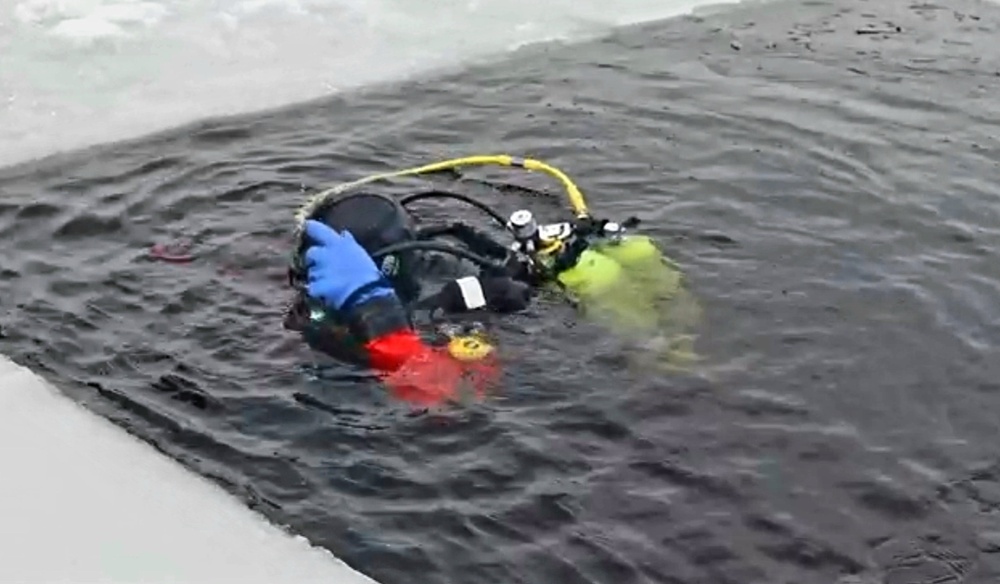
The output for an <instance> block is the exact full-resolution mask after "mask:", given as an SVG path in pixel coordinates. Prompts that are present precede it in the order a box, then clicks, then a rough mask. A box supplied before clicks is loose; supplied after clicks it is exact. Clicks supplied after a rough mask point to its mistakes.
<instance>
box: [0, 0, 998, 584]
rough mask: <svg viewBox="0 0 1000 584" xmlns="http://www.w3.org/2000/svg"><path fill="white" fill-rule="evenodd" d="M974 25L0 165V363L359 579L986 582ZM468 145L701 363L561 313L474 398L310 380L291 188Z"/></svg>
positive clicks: (552, 53) (987, 353)
mask: <svg viewBox="0 0 1000 584" xmlns="http://www.w3.org/2000/svg"><path fill="white" fill-rule="evenodd" d="M998 23H1000V9H998V8H997V7H996V6H994V5H990V4H980V3H974V2H965V1H959V2H949V3H947V5H945V4H944V3H941V4H932V3H927V2H924V3H912V2H904V1H899V0H877V1H875V0H872V1H869V2H862V1H852V0H848V1H843V2H840V1H838V2H833V3H826V2H809V3H793V4H772V5H765V6H757V7H748V8H744V9H740V10H738V11H731V12H729V13H726V14H722V15H717V16H712V17H707V18H704V19H697V18H685V19H679V20H673V21H669V22H664V23H657V24H652V25H648V26H644V27H641V28H636V29H631V30H627V31H622V32H620V33H617V34H615V35H614V36H612V37H610V38H607V39H605V40H602V41H599V42H594V43H591V44H586V45H581V46H573V47H563V48H558V47H556V48H549V49H543V50H537V49H536V50H534V51H531V52H526V53H523V54H520V55H517V56H515V57H514V58H513V59H511V60H509V61H508V62H505V63H503V64H500V65H496V66H490V67H486V68H479V69H477V70H474V71H468V72H465V73H463V74H460V75H455V76H451V77H448V78H444V79H434V80H428V81H424V82H420V83H412V84H408V85H406V86H403V87H390V88H377V89H371V90H369V91H366V92H363V93H359V94H353V95H350V96H346V97H341V98H337V99H334V100H330V101H325V102H322V103H318V104H310V105H308V106H304V107H302V108H299V109H296V110H294V111H286V112H281V113H274V114H269V115H263V116H257V117H253V118H246V119H240V120H232V121H226V122H219V123H210V124H201V125H198V126H196V127H191V128H185V129H183V130H181V131H179V132H175V133H172V134H170V135H163V136H157V137H152V138H148V139H145V140H141V141H138V142H133V143H129V144H124V145H119V146H112V147H107V148H101V149H94V150H91V151H88V152H83V153H78V154H74V155H69V156H66V157H61V158H59V159H54V160H49V161H46V162H41V163H36V164H33V165H27V166H21V167H17V168H10V169H7V170H4V171H0V191H2V198H0V237H2V241H3V252H2V253H0V257H2V258H3V261H2V266H0V268H2V281H0V325H2V327H3V332H4V338H3V339H2V340H0V351H3V352H4V353H7V354H9V355H12V356H13V357H14V358H15V359H16V360H17V361H19V362H21V363H24V364H27V365H29V366H31V367H33V368H34V369H36V370H38V371H40V372H42V373H43V374H45V375H46V376H48V377H49V378H51V379H53V380H55V381H56V382H57V383H58V384H59V385H60V387H62V388H63V389H64V390H65V391H66V392H67V393H69V394H70V395H72V396H73V397H74V398H75V399H77V400H79V401H81V402H83V403H86V404H87V406H88V407H90V408H91V409H93V410H95V411H98V412H100V413H101V414H102V415H105V416H108V417H110V418H112V419H114V420H115V421H117V422H119V423H120V424H122V425H124V426H126V427H128V428H129V429H130V430H131V431H133V432H135V433H136V434H138V435H140V436H142V437H143V438H145V439H147V440H149V441H151V442H153V443H155V444H156V445H157V446H158V447H159V448H160V449H162V450H163V451H165V452H167V453H169V454H170V455H172V456H174V457H176V458H178V459H181V460H182V461H184V462H185V463H186V464H188V465H189V466H191V467H192V468H194V469H196V470H197V471H198V472H201V473H203V474H206V475H209V476H212V477H214V478H215V479H217V480H218V481H220V482H222V483H223V484H225V485H226V486H227V487H228V488H229V489H231V490H232V491H234V492H236V493H238V494H239V495H240V496H242V497H244V498H245V499H246V500H247V501H248V503H249V504H251V505H253V506H254V507H256V508H259V509H260V510H261V511H262V512H263V513H265V514H266V515H268V516H269V517H271V518H272V519H274V520H275V521H277V522H281V523H284V524H287V525H289V526H291V528H292V529H293V530H295V531H297V532H299V533H302V534H304V535H306V536H307V537H309V538H310V539H311V540H312V541H314V542H316V543H317V544H322V545H324V546H326V547H329V548H330V549H331V550H333V551H334V552H335V553H336V554H338V555H339V556H341V557H342V558H344V559H345V560H346V561H348V562H349V563H350V564H352V565H354V566H355V567H357V568H359V569H361V570H363V571H365V572H366V573H368V574H370V575H372V576H374V577H376V578H378V579H379V580H381V581H382V582H383V583H385V584H409V583H412V582H420V583H421V584H438V583H470V584H472V583H475V584H484V583H488V582H498V583H500V582H502V583H514V582H526V583H559V584H570V583H576V582H601V583H613V584H626V583H629V582H663V583H667V582H678V583H681V582H683V583H705V584H724V583H734V584H751V583H753V584H757V583H759V584H765V583H766V584H778V583H789V584H806V583H813V582H815V583H824V584H832V583H839V584H850V583H875V582H879V583H887V584H910V583H931V582H934V583H937V584H941V583H953V582H984V583H988V582H998V581H1000V454H998V449H997V437H998V430H1000V417H998V416H1000V377H998V376H1000V360H997V359H996V357H997V351H996V350H995V348H994V347H995V343H996V342H997V340H998V338H1000V263H998V262H997V260H996V255H997V252H998V251H1000V227H998V226H1000V199H998V197H997V192H998V187H997V185H998V184H1000V168H998V162H997V161H998V160H1000V158H998V152H1000V151H998V148H997V147H998V143H997V131H998V125H997V120H998V119H1000V105H998V104H1000V101H998V98H997V95H998V90H1000V52H998V51H997V50H996V48H997V43H998V38H1000V36H998V35H1000V30H998ZM897 27H898V28H897ZM487 152H509V153H514V154H520V155H527V156H534V157H538V158H543V159H546V160H549V161H551V162H553V163H555V164H557V165H558V166H561V167H562V168H564V169H565V170H567V171H568V172H569V173H570V174H572V175H573V176H574V177H576V178H578V179H579V182H580V183H581V185H583V187H584V188H585V190H586V191H587V192H588V194H589V198H590V202H591V206H592V207H593V208H594V209H595V210H597V211H600V212H602V213H604V214H607V215H611V216H618V217H625V216H627V215H630V214H636V215H638V216H640V217H641V218H642V219H644V220H645V221H646V226H647V228H648V229H649V231H650V232H651V233H652V234H653V235H654V236H655V237H656V238H657V239H658V240H659V241H660V242H661V243H662V244H663V245H664V246H665V247H666V249H667V250H668V251H669V254H670V255H671V257H673V258H674V259H676V260H677V261H678V262H680V263H681V265H682V266H683V267H684V270H685V272H686V273H687V275H688V277H689V278H690V282H691V287H692V290H693V292H694V293H695V294H696V295H697V297H698V298H699V299H700V301H701V303H702V306H703V308H704V318H703V320H702V322H701V325H700V328H699V329H698V331H697V332H698V334H699V340H698V347H697V348H698V352H699V353H700V354H701V355H702V356H703V357H704V360H703V361H702V362H700V363H699V364H698V366H697V367H696V368H695V369H694V370H692V371H690V372H688V373H672V374H668V373H662V372H653V371H649V370H646V369H641V368H636V367H632V366H629V365H628V362H627V360H626V359H623V351H624V349H623V348H622V345H621V344H620V343H618V342H617V341H616V340H615V339H614V338H613V337H610V336H607V335H605V336H602V335H600V334H599V330H598V329H596V328H595V327H594V326H591V325H588V324H586V323H580V324H578V325H577V326H574V327H567V326H566V323H567V321H571V320H572V314H571V313H570V312H568V309H567V308H566V307H564V306H560V305H558V304H555V303H543V304H541V305H539V306H537V307H535V308H534V309H533V310H532V311H531V312H530V313H529V314H526V315H522V316H518V317H517V318H515V319H512V321H511V322H507V323H505V324H504V325H503V326H502V327H501V328H502V330H501V331H500V333H499V334H500V337H501V341H502V343H503V344H504V347H505V350H507V351H508V352H510V353H512V354H514V355H515V356H516V358H511V362H510V363H509V364H508V377H507V379H506V381H505V385H504V387H503V389H502V391H501V392H500V393H499V394H498V395H497V396H495V397H494V398H493V399H491V400H489V401H486V402H484V403H480V404H470V405H465V406H460V407H455V408H452V409H449V410H446V411H442V412H432V413H427V414H413V413H412V412H410V411H409V410H408V409H407V408H405V407H403V406H402V405H400V404H396V403H393V402H392V401H391V400H389V399H388V398H387V397H385V396H384V395H383V393H382V392H381V390H380V389H379V388H378V387H377V386H376V385H373V384H371V383H368V382H349V381H345V380H343V379H340V380H320V379H316V378H315V376H313V375H311V374H310V372H309V370H308V369H307V368H304V367H303V366H304V365H308V364H310V363H312V362H313V361H314V359H313V357H312V356H311V355H310V354H309V353H308V352H307V351H305V350H304V349H303V348H302V347H301V346H300V344H299V343H298V342H297V341H296V339H295V338H294V337H292V336H291V335H289V334H287V333H285V332H284V331H283V330H282V329H281V316H282V315H281V310H282V308H283V303H284V301H285V299H286V298H287V294H286V289H285V288H284V268H285V265H286V263H285V262H286V260H287V257H288V255H287V253H288V250H287V248H286V242H287V239H288V235H289V232H290V228H291V217H292V214H293V213H294V211H295V209H296V207H297V206H298V205H299V204H301V202H302V201H303V199H304V196H305V194H304V193H303V187H305V188H308V189H313V188H315V187H319V186H321V185H325V184H327V183H330V182H336V181H340V180H348V179H352V178H356V177H358V176H361V175H362V174H365V173H368V172H371V171H379V170H387V169H389V168H394V167H400V166H405V165H412V164H419V163H423V162H426V161H430V160H433V159H438V158H443V157H451V156H460V155H466V154H473V153H487ZM502 176H504V177H505V178H508V179H509V180H516V179H515V177H514V176H513V175H511V174H503V175H502ZM528 182H530V184H532V185H548V184H550V183H548V182H546V181H544V179H543V178H542V177H530V178H529V179H528ZM483 196H484V197H486V199H487V200H488V201H490V202H492V203H495V204H501V205H504V207H505V208H506V209H507V210H510V209H512V208H513V202H511V203H510V204H509V205H508V203H507V201H506V200H505V199H504V197H503V196H502V195H499V194H493V193H489V192H487V191H483ZM548 208H550V209H553V212H554V210H555V207H548ZM542 209H543V210H544V209H545V208H544V207H543V208H542ZM546 212H547V211H546ZM183 238H188V239H190V240H191V241H192V242H193V247H192V251H193V253H194V254H195V255H196V258H195V260H194V261H193V262H191V263H189V264H180V265H177V264H168V263H159V262H154V261H150V260H149V258H148V256H147V250H148V248H149V246H150V245H152V244H155V243H159V242H169V241H175V240H178V239H183ZM303 396H307V398H306V399H303ZM308 397H311V398H312V399H308ZM316 400H320V401H321V405H316V403H315V401H316ZM322 404H325V406H323V407H321V406H322ZM44 431H45V430H44V428H39V432H44ZM67 488H72V486H71V485H67Z"/></svg>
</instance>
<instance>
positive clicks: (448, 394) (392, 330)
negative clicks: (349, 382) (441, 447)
mask: <svg viewBox="0 0 1000 584" xmlns="http://www.w3.org/2000/svg"><path fill="white" fill-rule="evenodd" d="M348 315H349V322H350V325H349V326H350V327H351V330H352V333H353V334H354V335H356V336H357V338H359V339H361V340H362V342H363V343H364V346H365V349H366V350H367V352H368V358H369V366H370V367H372V368H373V369H376V370H377V371H378V372H379V373H380V377H381V379H382V382H383V383H384V384H385V386H386V388H387V389H389V390H390V391H392V392H393V394H394V395H395V396H396V397H398V398H400V399H404V400H406V401H409V402H411V403H414V404H418V405H424V406H432V405H436V404H440V403H443V402H445V401H448V400H451V399H454V398H455V396H456V392H457V391H458V390H459V387H460V386H461V384H462V380H463V379H464V378H466V377H467V376H471V377H470V380H471V381H472V383H473V386H474V387H475V388H476V390H477V391H479V392H482V391H485V390H486V388H487V387H489V386H490V385H491V384H492V383H494V381H495V380H496V375H497V371H496V369H495V368H494V366H493V364H492V363H491V362H490V361H483V362H481V363H463V362H460V361H458V360H457V359H455V358H454V357H453V356H452V355H451V354H450V353H449V352H448V350H447V348H445V347H436V346H433V345H430V344H427V343H425V342H424V341H423V339H421V338H420V336H419V335H418V334H417V333H416V331H415V330H414V329H413V328H412V326H411V325H410V324H409V322H408V320H407V318H406V311H405V310H404V309H403V305H402V303H401V302H400V301H399V299H398V297H397V296H396V295H395V293H391V294H385V295H382V296H380V297H378V298H374V299H371V300H366V301H362V302H360V303H358V304H356V305H355V307H354V308H353V309H351V310H350V311H349V312H348Z"/></svg>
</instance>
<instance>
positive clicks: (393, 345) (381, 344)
mask: <svg viewBox="0 0 1000 584" xmlns="http://www.w3.org/2000/svg"><path fill="white" fill-rule="evenodd" d="M379 292H382V293H381V294H373V295H371V296H369V297H367V298H363V299H361V300H360V301H358V302H357V303H355V304H354V306H353V307H351V309H350V310H349V311H348V312H347V317H348V318H347V320H348V327H349V328H350V330H351V334H352V335H353V336H354V338H356V339H358V340H359V341H361V343H362V344H363V345H364V347H365V350H366V351H367V353H368V359H369V365H370V366H371V367H372V368H373V369H377V370H379V371H385V372H391V371H395V370H396V369H398V368H400V367H401V366H402V365H403V364H404V363H406V362H407V361H409V360H410V359H412V358H414V357H416V356H419V355H422V354H425V353H428V352H430V351H432V350H433V348H432V347H430V346H429V345H427V344H426V343H425V342H424V341H423V340H422V339H421V338H420V336H419V335H418V334H417V332H416V331H415V330H413V327H412V326H411V325H410V322H409V319H408V318H407V315H406V310H405V309H404V308H403V304H402V302H400V300H399V297H398V296H396V294H395V292H393V291H392V290H391V289H383V290H379Z"/></svg>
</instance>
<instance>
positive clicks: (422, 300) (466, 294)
mask: <svg viewBox="0 0 1000 584" xmlns="http://www.w3.org/2000/svg"><path fill="white" fill-rule="evenodd" d="M469 164H499V165H503V166H517V167H522V168H526V169H528V170H536V171H542V172H546V173H548V174H550V175H553V176H555V177H556V178H558V179H559V180H560V181H561V182H562V183H563V184H564V186H565V187H566V190H567V194H568V196H569V199H570V203H571V206H572V207H573V210H574V212H575V215H576V217H575V218H574V220H573V221H568V222H560V223H553V224H547V225H538V224H537V223H536V222H535V219H534V216H533V215H532V213H531V212H530V211H527V210H519V211H516V212H515V213H513V214H511V215H510V217H509V218H507V219H505V218H504V217H503V216H502V215H500V214H499V213H497V212H496V211H494V210H493V209H491V208H490V207H488V206H486V205H484V204H482V203H480V202H478V201H475V200H473V199H470V198H469V197H467V196H465V195H462V194H458V193H452V192H449V191H441V190H429V191H424V192H418V193H415V194H410V195H407V196H403V197H400V198H393V197H390V196H387V195H382V194H375V193H371V192H367V191H362V192H349V191H350V190H351V189H353V188H355V187H357V186H361V185H364V184H367V183H370V182H374V181H377V180H381V179H386V178H392V177H398V176H413V175H419V174H426V173H432V172H439V171H441V170H452V171H454V169H455V168H457V167H460V166H464V165H469ZM535 194H539V193H537V192H535ZM429 198H447V199H453V200H458V201H462V202H464V203H466V204H469V205H471V206H473V207H476V208H478V209H479V210H481V211H483V212H484V213H485V214H487V215H488V216H489V217H490V218H491V219H492V220H493V221H494V222H495V223H498V224H499V225H500V226H501V227H502V228H503V230H504V231H506V232H507V233H508V234H509V235H511V236H512V238H513V240H514V241H513V242H512V243H510V244H508V245H504V244H502V243H500V242H499V241H497V240H496V239H494V238H493V237H492V236H491V235H489V234H487V233H486V232H484V231H480V230H478V229H476V228H473V227H472V226H470V225H467V224H465V223H462V222H452V223H446V224H432V225H420V224H418V222H417V221H416V220H415V219H414V217H413V216H412V215H411V214H410V213H409V212H408V205H410V204H412V203H415V202H417V201H420V200H424V199H429ZM298 219H299V234H298V235H299V244H298V246H297V249H296V251H295V254H294V256H293V262H292V267H291V269H290V270H289V281H290V284H291V285H292V286H293V287H295V288H296V289H297V295H296V298H295V300H294V302H293V303H292V307H291V309H290V310H289V312H288V313H287V315H286V318H285V326H286V328H288V329H291V330H296V331H299V332H300V333H301V334H302V335H303V337H304V339H305V340H306V342H307V343H308V344H309V345H310V346H311V347H312V348H313V349H315V350H318V351H320V352H322V353H325V354H327V355H330V356H333V357H335V358H337V359H340V360H347V361H352V362H355V363H362V364H367V365H368V366H369V367H370V368H372V369H374V370H376V371H378V372H379V373H380V375H381V377H382V379H383V381H384V382H386V383H387V384H388V385H389V387H390V388H391V389H392V390H394V391H395V392H396V393H397V395H399V396H401V397H403V398H405V399H408V400H411V401H416V402H421V403H425V404H427V403H439V402H442V401H447V400H449V399H454V398H455V397H456V394H457V392H458V390H459V386H460V385H461V383H462V381H463V380H464V379H468V378H470V377H471V378H472V381H473V385H475V386H476V389H477V390H478V391H479V392H482V391H483V389H484V386H486V385H488V384H490V383H492V382H493V381H495V378H496V375H497V369H496V367H495V362H494V361H492V359H493V358H494V357H495V356H494V354H493V347H492V345H490V344H489V343H488V342H487V341H486V340H485V337H484V336H483V335H482V332H483V331H482V326H481V324H480V323H472V324H471V325H468V324H467V325H466V326H462V325H460V324H457V323H456V322H455V321H456V320H462V318H461V316H459V315H463V314H464V315H469V314H470V313H471V314H473V315H475V314H476V313H482V312H493V313H501V314H507V313H512V312H517V311H520V310H523V309H525V308H527V307H528V305H529V304H530V302H531V298H532V295H533V293H534V291H536V290H538V289H539V288H542V287H546V286H550V285H552V286H554V287H555V288H556V289H559V290H561V291H562V292H563V293H564V294H565V295H566V296H567V297H568V298H569V299H570V300H572V301H573V302H574V304H576V305H577V306H581V307H583V308H584V309H585V311H586V312H588V313H590V314H594V315H595V316H599V317H602V318H603V319H604V320H606V321H608V320H609V319H610V321H611V322H610V324H612V325H613V327H614V328H617V329H619V331H621V330H623V329H626V328H628V329H633V330H635V329H642V328H644V327H645V328H646V329H648V328H649V327H650V326H651V324H652V325H655V323H656V322H657V321H658V319H657V317H656V315H655V314H651V311H655V310H656V308H655V307H654V304H655V301H654V298H653V297H654V296H655V295H657V294H659V293H660V292H667V294H668V295H676V293H678V292H682V290H681V288H682V286H681V278H680V271H679V270H678V269H677V266H676V265H675V264H672V263H671V262H670V261H669V260H667V259H666V258H664V257H663V256H662V255H661V254H660V253H659V251H658V249H657V248H656V246H655V245H654V244H653V243H652V241H651V240H650V239H649V238H648V237H645V236H642V235H633V234H628V233H626V231H627V230H628V229H630V228H631V227H633V226H634V225H635V224H637V223H638V222H637V220H629V221H627V222H625V224H624V225H620V224H617V223H614V222H611V221H607V220H597V219H594V218H592V217H591V216H590V214H589V213H588V211H587V208H586V205H585V203H584V202H583V196H582V194H581V193H580V191H579V189H578V188H577V187H576V185H575V184H573V183H572V181H571V180H570V179H569V178H568V177H567V176H566V175H565V174H564V173H562V172H561V171H559V170H558V169H555V168H554V167H551V166H549V165H547V164H545V163H543V162H540V161H537V160H532V159H518V158H514V157H510V156H481V157H471V158H463V159H456V160H449V161H444V162H440V163H435V164H431V165H426V166H422V167H418V168H411V169H406V170H402V171H399V172H395V173H388V174H381V175H374V176H370V177H366V178H363V179H361V180H358V181H354V182H351V183H347V184H344V185H339V186H338V187H335V188H333V189H328V190H326V191H323V192H321V193H319V194H318V195H316V196H315V197H313V199H312V200H311V201H310V202H309V203H308V204H307V205H306V206H305V207H304V208H303V209H302V211H301V212H300V214H299V217H298ZM441 238H451V239H455V240H457V241H458V243H460V244H461V245H460V246H454V245H449V244H446V243H444V242H442V241H439V240H440V239H441ZM428 252H439V253H445V254H450V255H453V256H456V257H459V258H463V259H465V260H469V261H471V262H472V263H473V264H475V265H476V266H478V270H479V271H478V273H476V274H473V275H467V276H464V277H460V278H454V279H451V280H449V281H447V282H446V283H445V284H444V285H443V286H442V287H440V288H439V289H438V290H437V291H436V292H435V293H433V294H431V295H429V296H424V295H422V292H423V291H422V283H421V280H420V278H418V277H417V275H418V274H420V275H426V274H428V272H429V271H430V270H429V269H428V266H429V261H428V259H429V257H428ZM636 284H640V285H636ZM424 312H425V313H426V314H427V315H429V316H430V322H431V323H432V324H433V323H435V320H436V319H435V317H436V316H439V315H444V316H446V317H447V316H450V317H451V318H450V319H449V321H448V322H446V323H445V325H444V326H438V327H432V328H436V330H435V331H434V332H435V333H436V336H437V339H436V341H437V342H435V340H431V341H426V340H424V338H423V337H422V335H421V334H420V332H419V331H418V327H417V325H416V323H415V315H416V314H417V313H424Z"/></svg>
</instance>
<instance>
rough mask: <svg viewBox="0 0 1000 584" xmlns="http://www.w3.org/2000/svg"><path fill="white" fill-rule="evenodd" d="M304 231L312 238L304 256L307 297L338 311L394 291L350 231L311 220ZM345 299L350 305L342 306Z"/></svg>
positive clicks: (307, 222)
mask: <svg viewBox="0 0 1000 584" xmlns="http://www.w3.org/2000/svg"><path fill="white" fill-rule="evenodd" d="M305 233H306V236H307V237H308V238H309V240H311V241H309V244H310V246H309V249H308V250H306V256H305V259H306V271H307V274H308V282H309V283H308V285H307V287H306V292H307V293H308V294H309V296H310V297H312V298H314V299H317V300H320V301H322V302H323V304H324V305H325V306H327V307H328V308H332V309H334V310H337V311H340V310H345V309H347V310H349V309H350V308H351V307H352V306H355V305H357V304H359V303H361V302H364V301H366V300H371V299H373V298H378V297H381V296H394V295H395V294H396V292H395V290H393V289H392V285H391V284H390V283H389V282H388V281H387V280H386V279H385V278H384V276H383V275H382V272H381V271H379V269H378V266H376V265H375V260H373V259H372V258H371V256H369V255H368V252H367V251H365V248H363V247H361V245H360V244H359V243H358V242H357V241H355V240H354V236H353V235H352V234H351V232H350V231H344V232H343V233H338V232H337V231H336V230H334V229H332V228H331V227H329V226H328V225H326V224H325V223H320V222H319V221H314V220H312V219H310V220H308V221H306V224H305ZM355 296H356V297H355ZM348 300H350V301H351V306H346V307H345V306H344V304H345V303H346V302H347V301H348Z"/></svg>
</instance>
